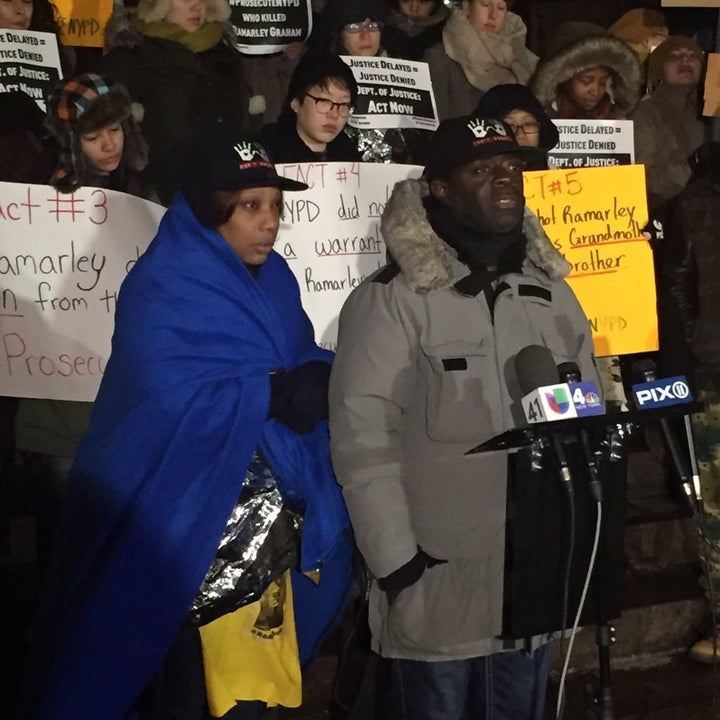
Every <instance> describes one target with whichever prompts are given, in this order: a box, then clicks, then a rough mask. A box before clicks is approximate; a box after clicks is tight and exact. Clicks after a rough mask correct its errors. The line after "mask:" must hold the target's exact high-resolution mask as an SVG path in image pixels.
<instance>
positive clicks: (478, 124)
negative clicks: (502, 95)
mask: <svg viewBox="0 0 720 720" xmlns="http://www.w3.org/2000/svg"><path fill="white" fill-rule="evenodd" d="M467 126H468V129H469V130H470V132H472V134H473V135H474V136H475V137H476V138H477V139H478V140H482V139H483V138H485V137H487V135H488V134H489V133H494V134H495V135H502V136H503V137H505V136H507V130H506V129H505V127H504V126H503V124H502V123H500V122H498V121H497V120H478V119H475V120H471V121H470V122H469V123H468V125H467Z"/></svg>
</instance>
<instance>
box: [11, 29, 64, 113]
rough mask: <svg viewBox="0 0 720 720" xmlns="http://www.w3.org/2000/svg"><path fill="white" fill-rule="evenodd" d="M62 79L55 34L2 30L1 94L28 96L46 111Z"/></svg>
mask: <svg viewBox="0 0 720 720" xmlns="http://www.w3.org/2000/svg"><path fill="white" fill-rule="evenodd" d="M61 77H62V70H61V68H60V54H59V53H58V45H57V38H56V37H55V35H54V34H53V33H47V32H34V31H30V30H0V92H24V93H25V94H26V95H29V96H30V97H31V98H32V99H33V100H34V101H35V102H36V103H37V104H38V106H39V107H40V109H41V110H43V111H45V97H46V96H47V94H48V93H49V91H50V90H52V88H53V87H55V85H57V83H58V82H60V78H61Z"/></svg>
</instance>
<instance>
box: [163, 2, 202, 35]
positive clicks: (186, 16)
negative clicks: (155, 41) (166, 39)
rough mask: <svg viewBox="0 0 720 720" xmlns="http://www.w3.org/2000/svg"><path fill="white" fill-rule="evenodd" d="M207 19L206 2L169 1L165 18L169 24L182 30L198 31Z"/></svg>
mask: <svg viewBox="0 0 720 720" xmlns="http://www.w3.org/2000/svg"><path fill="white" fill-rule="evenodd" d="M206 18H207V0H170V10H168V14H167V15H166V16H165V20H167V22H169V23H174V24H175V25H179V26H180V27H181V28H183V30H187V31H188V32H195V31H196V30H199V29H200V28H201V27H202V26H203V25H204V24H205V19H206Z"/></svg>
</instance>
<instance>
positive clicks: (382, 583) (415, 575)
mask: <svg viewBox="0 0 720 720" xmlns="http://www.w3.org/2000/svg"><path fill="white" fill-rule="evenodd" d="M446 562H447V560H438V559H436V558H434V557H431V556H430V555H428V554H427V553H426V552H425V551H424V550H423V549H422V548H421V547H420V546H419V545H418V551H417V552H416V553H415V555H414V556H413V557H412V559H411V560H408V562H406V563H405V564H404V565H403V566H402V567H399V568H398V569H397V570H395V571H393V572H391V573H390V574H389V575H386V576H385V577H383V578H379V579H378V586H379V588H380V589H381V590H384V591H385V592H386V593H387V594H388V602H390V603H392V602H393V600H395V598H396V597H397V596H398V594H399V593H400V591H401V590H404V589H405V588H407V587H410V586H411V585H414V584H415V583H416V582H417V581H418V580H419V579H420V578H421V577H422V574H423V573H424V572H425V569H426V568H431V567H434V566H435V565H441V564H442V563H446Z"/></svg>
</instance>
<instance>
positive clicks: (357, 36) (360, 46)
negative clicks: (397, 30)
mask: <svg viewBox="0 0 720 720" xmlns="http://www.w3.org/2000/svg"><path fill="white" fill-rule="evenodd" d="M340 43H341V44H342V46H343V47H344V48H345V50H346V51H347V52H346V53H345V54H347V55H365V56H367V57H373V56H375V55H377V54H378V52H380V23H378V22H377V21H375V20H371V19H370V18H365V20H363V22H361V23H350V24H349V25H346V26H345V27H344V28H343V29H342V32H341V33H340Z"/></svg>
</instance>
